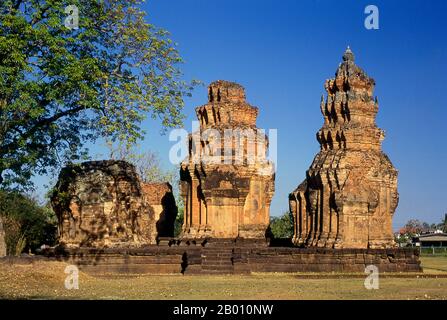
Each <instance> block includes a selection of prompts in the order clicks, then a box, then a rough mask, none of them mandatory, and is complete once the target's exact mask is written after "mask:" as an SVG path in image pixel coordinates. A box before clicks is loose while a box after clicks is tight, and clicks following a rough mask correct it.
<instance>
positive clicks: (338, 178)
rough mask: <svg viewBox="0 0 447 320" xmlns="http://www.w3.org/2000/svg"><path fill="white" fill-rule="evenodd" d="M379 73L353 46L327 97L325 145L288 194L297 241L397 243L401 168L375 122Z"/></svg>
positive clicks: (346, 245) (321, 134)
mask: <svg viewBox="0 0 447 320" xmlns="http://www.w3.org/2000/svg"><path fill="white" fill-rule="evenodd" d="M374 85H375V83H374V80H373V79H372V78H370V77H368V76H367V75H366V73H365V72H364V71H363V70H362V69H361V68H359V67H358V66H357V65H356V64H355V62H354V54H353V53H352V51H351V50H350V49H349V47H348V49H347V50H346V52H345V53H344V55H343V62H342V63H341V64H340V65H339V67H338V69H337V72H336V74H335V78H333V79H330V80H327V81H326V83H325V89H326V91H327V98H326V100H325V99H324V97H322V99H321V104H320V108H321V112H322V114H323V117H324V124H323V127H322V128H321V129H320V131H318V133H317V140H318V142H319V143H320V147H321V150H320V152H319V153H318V154H317V155H316V157H315V159H314V161H313V162H312V165H311V166H310V168H309V170H308V171H307V173H306V179H305V180H304V182H303V183H301V184H300V185H299V186H298V188H297V189H296V190H294V191H293V192H292V193H291V194H290V196H289V205H290V210H291V212H292V213H293V216H294V218H295V224H294V228H295V235H294V238H293V241H294V242H295V243H296V244H298V245H304V246H318V247H329V248H387V247H392V246H394V240H393V232H392V225H391V223H392V217H393V214H394V211H395V209H396V207H397V203H398V193H397V170H396V169H395V168H394V167H393V165H392V163H391V161H390V160H389V158H388V157H387V155H386V154H384V153H383V152H382V149H381V143H382V140H383V139H384V132H383V130H381V129H379V128H378V127H377V125H376V123H375V117H376V114H377V111H378V102H377V98H374V97H373V90H374Z"/></svg>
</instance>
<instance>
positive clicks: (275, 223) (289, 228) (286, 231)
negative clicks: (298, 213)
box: [270, 212, 293, 239]
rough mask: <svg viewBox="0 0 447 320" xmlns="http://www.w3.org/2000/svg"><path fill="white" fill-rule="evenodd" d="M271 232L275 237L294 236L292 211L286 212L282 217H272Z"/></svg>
mask: <svg viewBox="0 0 447 320" xmlns="http://www.w3.org/2000/svg"><path fill="white" fill-rule="evenodd" d="M270 233H271V234H272V235H273V237H274V238H275V239H286V238H292V237H293V215H292V214H291V213H290V212H286V213H284V214H283V215H282V216H280V217H271V218H270Z"/></svg>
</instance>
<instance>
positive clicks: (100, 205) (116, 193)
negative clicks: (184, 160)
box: [51, 160, 177, 248]
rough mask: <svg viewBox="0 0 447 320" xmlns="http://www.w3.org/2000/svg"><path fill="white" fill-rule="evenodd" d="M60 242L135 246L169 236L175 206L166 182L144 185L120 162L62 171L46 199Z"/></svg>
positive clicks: (93, 163)
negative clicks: (48, 197)
mask: <svg viewBox="0 0 447 320" xmlns="http://www.w3.org/2000/svg"><path fill="white" fill-rule="evenodd" d="M51 202H52V206H53V209H54V211H55V213H56V215H57V217H58V221H59V225H58V232H59V243H60V244H61V245H63V246H65V247H68V248H77V247H139V246H142V245H148V244H155V243H156V242H157V239H158V238H160V237H173V236H174V221H175V218H176V216H177V207H176V204H175V199H174V196H173V194H172V188H171V186H170V185H169V184H168V183H144V182H143V181H142V180H141V178H140V177H139V176H138V174H137V173H136V170H135V167H134V166H133V165H131V164H129V163H127V162H125V161H118V160H105V161H87V162H83V163H81V164H74V165H69V166H67V167H65V168H64V169H62V171H61V173H60V175H59V179H58V182H57V184H56V186H55V188H54V193H53V196H52V198H51Z"/></svg>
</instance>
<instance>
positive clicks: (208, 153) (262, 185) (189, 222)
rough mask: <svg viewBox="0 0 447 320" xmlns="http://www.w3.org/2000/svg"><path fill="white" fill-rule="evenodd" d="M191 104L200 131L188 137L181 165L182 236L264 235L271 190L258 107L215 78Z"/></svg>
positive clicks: (233, 86) (271, 176) (241, 91)
mask: <svg viewBox="0 0 447 320" xmlns="http://www.w3.org/2000/svg"><path fill="white" fill-rule="evenodd" d="M208 90H209V91H208V103H207V104H205V105H204V106H200V107H197V108H196V114H197V118H198V119H199V121H200V130H199V132H194V133H193V134H191V135H190V137H189V157H188V158H187V159H186V160H185V161H184V162H183V163H182V165H181V169H180V180H181V181H180V192H181V195H182V197H183V199H184V203H185V218H184V224H183V232H182V235H181V237H182V238H186V239H188V238H193V239H200V238H208V237H210V238H246V239H247V238H248V239H264V238H265V232H266V229H267V227H268V225H269V219H270V213H269V211H270V202H271V199H272V196H273V192H274V172H273V165H272V163H270V162H269V161H267V159H266V151H267V150H266V149H267V145H268V143H267V139H266V136H265V133H264V132H263V131H262V130H259V129H258V128H256V117H257V115H258V108H256V107H253V106H251V105H250V104H248V103H247V102H246V101H245V92H244V88H243V87H242V86H240V85H239V84H236V83H232V82H227V81H216V82H213V83H211V84H210V86H209V88H208Z"/></svg>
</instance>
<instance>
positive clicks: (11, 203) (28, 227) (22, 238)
mask: <svg viewBox="0 0 447 320" xmlns="http://www.w3.org/2000/svg"><path fill="white" fill-rule="evenodd" d="M0 217H1V219H2V222H3V227H4V230H5V235H6V239H5V241H6V246H7V252H8V254H10V255H18V254H20V253H21V252H22V251H23V250H24V249H25V250H29V249H31V250H32V251H34V250H35V249H37V248H39V247H40V246H41V245H42V244H47V245H53V244H54V243H55V240H56V217H55V215H54V213H53V211H52V210H51V209H50V208H48V207H46V206H41V205H39V204H38V203H37V201H36V200H35V199H33V198H32V197H30V196H27V195H23V194H20V193H18V192H5V191H0Z"/></svg>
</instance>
